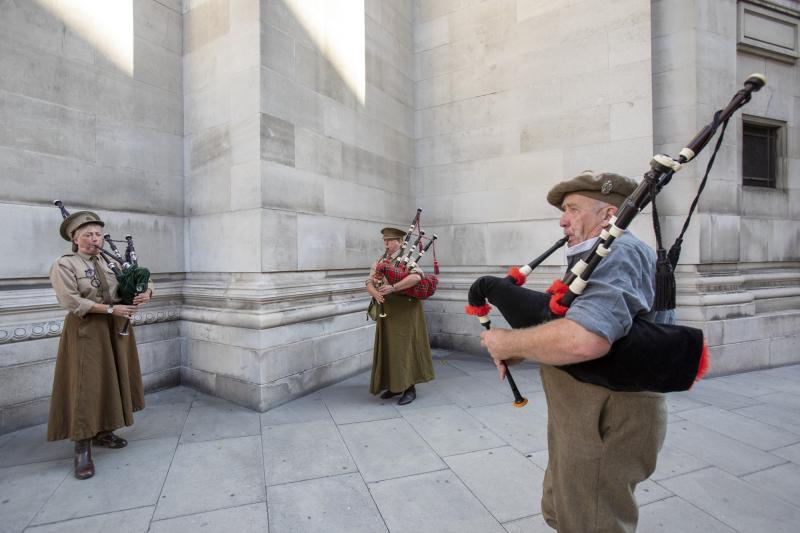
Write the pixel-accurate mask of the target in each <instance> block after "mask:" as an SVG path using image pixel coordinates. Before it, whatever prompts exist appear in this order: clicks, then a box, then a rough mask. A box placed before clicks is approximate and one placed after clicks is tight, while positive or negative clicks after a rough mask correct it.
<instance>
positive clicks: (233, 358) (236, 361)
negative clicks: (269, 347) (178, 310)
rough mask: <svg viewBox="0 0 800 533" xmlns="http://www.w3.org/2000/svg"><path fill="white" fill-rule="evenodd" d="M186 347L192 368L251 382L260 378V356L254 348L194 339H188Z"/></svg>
mask: <svg viewBox="0 0 800 533" xmlns="http://www.w3.org/2000/svg"><path fill="white" fill-rule="evenodd" d="M187 347H188V354H189V366H190V367H191V368H193V369H198V370H202V371H204V372H210V373H213V374H216V375H218V376H229V377H233V378H236V379H239V380H244V381H249V382H253V383H258V382H259V380H260V377H261V370H260V360H259V359H260V357H259V353H258V352H257V351H255V350H250V349H246V348H241V347H239V346H234V345H229V344H228V345H226V344H214V343H209V342H205V341H199V340H195V339H189V340H188V346H187Z"/></svg>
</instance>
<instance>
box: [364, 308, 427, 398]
mask: <svg viewBox="0 0 800 533" xmlns="http://www.w3.org/2000/svg"><path fill="white" fill-rule="evenodd" d="M383 309H384V312H385V313H386V315H387V316H386V317H385V318H378V321H377V322H376V328H375V347H374V350H373V355H372V381H371V383H370V386H369V391H370V392H371V393H372V394H378V393H379V392H381V391H383V390H387V389H388V390H390V391H392V392H403V391H404V390H406V389H407V388H408V387H410V386H411V385H414V384H416V383H424V382H426V381H430V380H432V379H434V377H435V376H434V373H433V361H432V359H431V348H430V342H429V341H428V328H427V327H426V326H425V315H424V314H423V312H422V302H420V301H419V300H417V299H416V298H411V297H409V296H404V295H402V294H390V295H388V296H387V297H386V299H385V301H384V304H383Z"/></svg>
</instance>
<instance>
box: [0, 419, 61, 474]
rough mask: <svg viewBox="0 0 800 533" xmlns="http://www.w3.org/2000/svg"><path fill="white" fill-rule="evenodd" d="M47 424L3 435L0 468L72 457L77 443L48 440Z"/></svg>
mask: <svg viewBox="0 0 800 533" xmlns="http://www.w3.org/2000/svg"><path fill="white" fill-rule="evenodd" d="M46 439H47V425H46V424H40V425H38V426H32V427H29V428H25V429H21V430H19V431H15V432H13V433H9V434H7V435H3V440H4V442H5V445H4V446H3V448H2V449H1V450H0V452H2V453H0V468H2V467H6V466H14V465H22V464H29V463H38V462H40V461H53V460H56V459H72V454H73V452H74V450H75V444H74V443H73V442H71V441H68V440H58V441H54V442H48V441H47V440H46Z"/></svg>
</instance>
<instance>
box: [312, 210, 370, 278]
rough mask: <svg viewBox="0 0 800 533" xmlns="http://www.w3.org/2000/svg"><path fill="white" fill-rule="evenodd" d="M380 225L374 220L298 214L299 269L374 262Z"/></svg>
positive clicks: (361, 264)
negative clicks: (377, 230) (375, 245)
mask: <svg viewBox="0 0 800 533" xmlns="http://www.w3.org/2000/svg"><path fill="white" fill-rule="evenodd" d="M376 227H377V224H375V223H374V222H366V221H361V220H347V219H339V218H334V217H328V216H315V215H306V214H298V215H297V233H298V236H301V235H302V238H298V243H297V247H298V250H297V258H298V268H299V269H301V270H314V269H332V268H358V267H361V268H363V267H364V266H365V265H367V264H369V263H370V262H371V261H374V255H375V254H374V253H373V252H374V248H372V247H373V246H374V244H371V243H374V242H375V240H376Z"/></svg>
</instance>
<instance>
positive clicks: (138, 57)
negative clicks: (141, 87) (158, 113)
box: [133, 38, 182, 94]
mask: <svg viewBox="0 0 800 533" xmlns="http://www.w3.org/2000/svg"><path fill="white" fill-rule="evenodd" d="M133 74H134V79H136V80H139V81H141V82H144V83H147V84H149V85H153V86H155V87H158V88H161V89H164V90H166V91H169V92H172V93H176V94H181V90H182V86H181V74H182V69H181V56H180V54H179V53H175V52H172V51H169V50H165V49H164V48H162V47H161V46H159V45H156V44H152V43H151V42H150V41H147V40H145V39H139V38H137V39H135V40H134V45H133Z"/></svg>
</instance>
